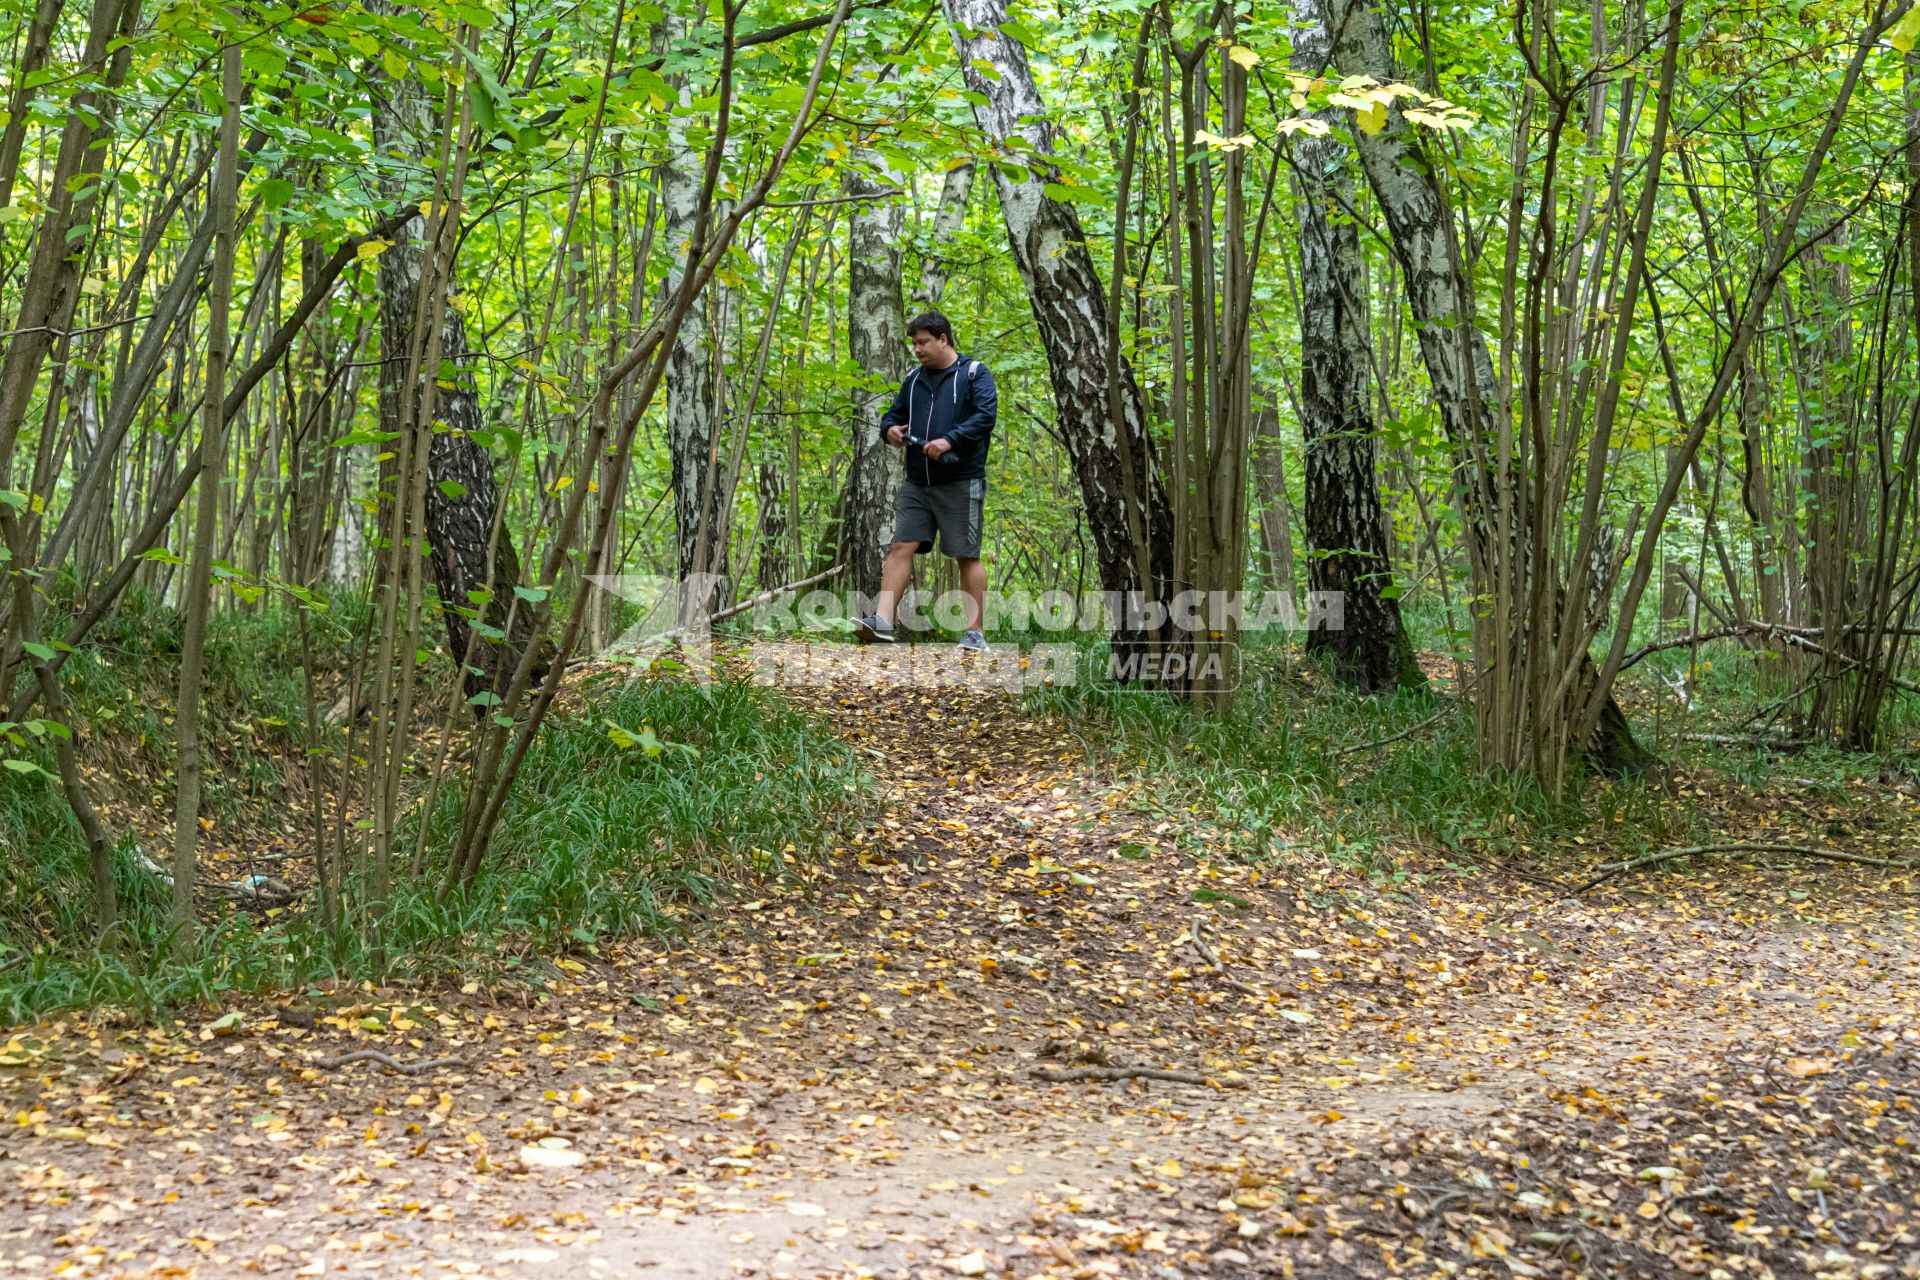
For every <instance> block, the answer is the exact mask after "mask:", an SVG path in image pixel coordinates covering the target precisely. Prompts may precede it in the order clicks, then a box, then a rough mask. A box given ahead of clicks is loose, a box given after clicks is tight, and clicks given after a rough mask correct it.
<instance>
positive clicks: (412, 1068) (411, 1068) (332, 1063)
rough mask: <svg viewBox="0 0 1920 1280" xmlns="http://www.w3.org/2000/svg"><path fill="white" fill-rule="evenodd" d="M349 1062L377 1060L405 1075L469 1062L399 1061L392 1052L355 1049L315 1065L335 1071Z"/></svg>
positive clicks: (460, 1065) (442, 1059)
mask: <svg viewBox="0 0 1920 1280" xmlns="http://www.w3.org/2000/svg"><path fill="white" fill-rule="evenodd" d="M349 1062H375V1063H378V1064H379V1065H381V1066H383V1067H385V1068H386V1069H387V1070H389V1071H397V1072H399V1073H400V1074H401V1075H403V1076H418V1075H425V1074H426V1073H427V1072H429V1071H437V1070H439V1069H440V1068H441V1067H464V1066H466V1065H467V1064H466V1063H465V1062H463V1061H461V1060H460V1059H459V1058H428V1059H427V1060H426V1061H424V1062H398V1061H396V1060H395V1059H394V1058H393V1056H392V1055H391V1054H386V1053H382V1052H381V1051H380V1050H378V1049H355V1050H354V1051H353V1052H352V1053H343V1054H341V1055H340V1056H339V1057H337V1058H322V1059H320V1060H319V1061H318V1062H316V1063H314V1064H313V1065H314V1066H316V1067H319V1068H320V1069H321V1070H323V1071H333V1070H336V1069H338V1068H340V1067H344V1066H346V1065H347V1064H348V1063H349Z"/></svg>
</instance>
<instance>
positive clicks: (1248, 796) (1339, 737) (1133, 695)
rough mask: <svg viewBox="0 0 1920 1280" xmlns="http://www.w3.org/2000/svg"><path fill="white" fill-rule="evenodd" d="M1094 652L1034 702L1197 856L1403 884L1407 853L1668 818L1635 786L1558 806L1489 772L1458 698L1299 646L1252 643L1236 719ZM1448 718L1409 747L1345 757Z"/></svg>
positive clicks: (1521, 847)
mask: <svg viewBox="0 0 1920 1280" xmlns="http://www.w3.org/2000/svg"><path fill="white" fill-rule="evenodd" d="M1083 645H1084V648H1085V655H1086V656H1085V659H1084V661H1083V666H1082V671H1081V675H1082V678H1081V679H1079V680H1078V681H1077V682H1076V683H1075V684H1073V685H1071V686H1068V687H1063V688H1054V689H1047V690H1039V691H1035V692H1033V693H1031V694H1030V695H1029V699H1030V703H1031V705H1032V706H1033V708H1034V709H1035V710H1036V711H1039V712H1042V713H1045V714H1051V715H1055V716H1059V717H1061V718H1063V719H1064V720H1065V721H1066V722H1067V723H1068V724H1070V725H1072V726H1074V728H1075V729H1076V731H1077V732H1078V733H1079V735H1080V739H1081V742H1082V745H1083V747H1084V749H1085V750H1086V752H1087V754H1088V757H1089V759H1092V760H1095V761H1098V762H1101V763H1103V764H1104V765H1106V766H1107V767H1109V768H1110V769H1111V770H1112V771H1113V772H1114V773H1115V774H1116V775H1119V776H1121V777H1124V778H1127V779H1129V780H1130V781H1131V782H1132V783H1134V784H1135V786H1136V791H1137V794H1138V795H1139V796H1140V798H1139V799H1137V800H1136V806H1137V807H1141V808H1145V809H1148V810H1150V811H1152V812H1158V813H1164V814H1166V815H1169V816H1181V817H1183V819H1184V820H1186V821H1187V822H1188V824H1189V825H1188V829H1187V831H1186V832H1185V834H1184V836H1183V838H1184V840H1185V841H1186V842H1187V843H1188V844H1189V845H1190V846H1191V847H1192V848H1194V849H1195V850H1200V851H1211V852H1213V853H1215V854H1221V855H1226V856H1233V857H1241V858H1252V859H1279V860H1285V859H1289V858H1297V857H1302V856H1320V857H1331V858H1333V859H1334V860H1336V861H1338V862H1340V863H1342V864H1345V865H1350V866H1355V867H1359V868H1363V869H1366V870H1368V871H1372V872H1376V873H1379V874H1382V875H1386V876H1393V875H1395V874H1396V873H1397V870H1398V864H1399V861H1400V859H1399V853H1400V852H1401V851H1403V850H1405V849H1406V848H1408V847H1409V846H1417V847H1420V848H1424V849H1427V850H1430V851H1438V852H1441V853H1443V854H1445V855H1447V856H1448V857H1449V858H1451V859H1453V860H1455V861H1456V862H1457V863H1458V864H1459V865H1460V866H1461V867H1463V868H1465V867H1468V866H1471V865H1472V864H1473V863H1475V862H1476V861H1478V860H1481V859H1484V858H1485V857H1486V856H1488V855H1493V856H1499V857H1507V856H1513V857H1520V858H1524V857H1525V856H1526V855H1527V854H1528V853H1530V852H1531V851H1533V850H1536V849H1538V848H1539V847H1541V846H1543V845H1546V844H1550V843H1552V842H1554V841H1556V840H1562V839H1566V838H1569V837H1571V836H1572V835H1573V834H1575V833H1577V832H1580V831H1582V830H1584V829H1586V828H1588V827H1590V826H1591V825H1592V824H1593V823H1595V822H1596V821H1598V820H1601V819H1603V818H1604V819H1607V820H1608V822H1609V824H1610V825H1611V826H1612V827H1613V828H1614V829H1615V830H1616V831H1618V832H1622V833H1643V834H1653V833H1658V832H1659V831H1660V830H1661V829H1662V827H1663V825H1664V824H1666V823H1667V822H1668V821H1670V815H1669V814H1667V813H1666V812H1665V811H1664V810H1662V809H1661V808H1660V807H1659V806H1658V805H1657V804H1655V803H1654V802H1653V800H1652V798H1651V797H1650V796H1648V795H1647V793H1646V789H1645V788H1643V787H1639V786H1637V785H1635V784H1620V785H1614V784H1609V783H1596V784H1595V785H1594V786H1592V787H1589V788H1585V789H1583V790H1581V791H1578V792H1575V793H1572V794H1570V795H1569V796H1568V797H1567V798H1564V799H1560V800H1556V799H1554V798H1552V797H1551V796H1549V795H1548V794H1547V793H1546V792H1545V791H1544V790H1543V789H1542V788H1540V787H1539V786H1538V785H1536V784H1535V783H1534V782H1533V781H1532V779H1530V778H1528V777H1526V776H1521V775H1509V774H1501V773H1493V772H1488V771H1486V770H1483V769H1481V768H1480V767H1479V766H1478V764H1477V763H1476V761H1475V757H1474V739H1473V722H1472V718H1471V714H1470V712H1468V711H1467V710H1466V709H1465V708H1462V707H1458V706H1456V705H1455V704H1454V702H1453V700H1452V699H1451V698H1450V697H1443V696H1440V695H1436V694H1434V693H1432V692H1429V691H1427V690H1424V689H1422V690H1411V691H1401V692H1394V693H1388V694H1381V695H1376V696H1372V697H1362V696H1359V695H1356V694H1354V693H1351V692H1348V691H1347V690H1345V689H1343V688H1342V687H1341V686H1340V685H1339V683H1338V681H1337V680H1336V679H1335V678H1334V677H1333V675H1332V674H1331V673H1330V672H1328V671H1325V670H1320V669H1317V668H1316V666H1315V665H1314V664H1311V663H1309V662H1308V661H1307V660H1306V659H1305V658H1304V657H1303V654H1302V651H1301V646H1300V643H1299V641H1298V639H1297V638H1296V637H1279V636H1275V637H1262V636H1259V635H1249V636H1247V638H1246V641H1245V643H1244V644H1243V650H1242V651H1243V657H1244V665H1243V671H1242V678H1241V683H1240V686H1239V688H1238V690H1237V692H1236V695H1235V697H1234V700H1233V705H1232V707H1231V709H1230V710H1229V711H1228V712H1227V713H1226V714H1225V715H1222V716H1204V715H1200V714H1197V713H1195V712H1194V711H1192V710H1190V709H1189V708H1188V707H1187V706H1186V705H1185V704H1184V703H1182V702H1180V701H1179V700H1177V699H1175V698H1171V697H1168V696H1166V695H1164V694H1161V693H1156V692H1152V691H1149V690H1145V689H1139V688H1128V687H1116V686H1114V685H1112V684H1111V683H1109V682H1106V681H1104V680H1101V679H1097V678H1088V676H1089V675H1091V674H1093V673H1094V672H1095V670H1096V669H1097V668H1099V667H1101V666H1103V665H1104V662H1105V646H1104V644H1103V643H1101V642H1098V641H1083ZM1436 714H1437V715H1438V716H1439V718H1438V719H1437V720H1434V721H1433V723H1431V724H1428V725H1426V727H1424V728H1420V729H1419V730H1418V731H1417V732H1414V733H1412V734H1410V735H1408V736H1407V737H1405V738H1401V739H1399V740H1397V741H1393V742H1390V743H1387V744H1385V745H1382V746H1378V747H1370V748H1368V749H1366V750H1363V751H1358V752H1351V753H1347V754H1340V753H1341V752H1342V749H1343V748H1349V747H1356V746H1361V745H1362V744H1366V743H1371V742H1375V741H1377V740H1380V739H1386V738H1390V737H1393V735H1396V734H1400V733H1403V732H1405V731H1407V730H1409V729H1414V728H1415V726H1420V725H1422V724H1423V723H1424V722H1427V721H1429V720H1433V718H1434V717H1435V716H1436ZM1189 814H1191V815H1193V817H1188V816H1187V815H1189ZM1194 817H1197V819H1198V820H1197V821H1195V820H1193V818H1194Z"/></svg>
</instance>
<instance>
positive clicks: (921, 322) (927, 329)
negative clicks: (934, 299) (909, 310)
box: [907, 311, 953, 346]
mask: <svg viewBox="0 0 1920 1280" xmlns="http://www.w3.org/2000/svg"><path fill="white" fill-rule="evenodd" d="M916 333H929V334H932V335H933V336H934V337H936V338H945V339H946V340H947V345H948V346H952V345H953V324H952V322H951V321H949V320H948V319H947V318H946V317H945V316H943V315H941V314H940V313H939V312H938V311H923V312H921V313H920V314H919V315H917V316H915V317H914V318H913V319H911V320H909V321H907V336H908V337H909V338H911V337H912V336H913V335H914V334H916Z"/></svg>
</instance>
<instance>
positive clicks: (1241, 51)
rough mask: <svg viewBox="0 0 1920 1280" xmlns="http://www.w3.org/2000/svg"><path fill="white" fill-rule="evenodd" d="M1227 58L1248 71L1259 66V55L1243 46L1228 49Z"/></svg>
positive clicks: (1237, 45)
mask: <svg viewBox="0 0 1920 1280" xmlns="http://www.w3.org/2000/svg"><path fill="white" fill-rule="evenodd" d="M1227 56H1228V57H1229V58H1232V59H1233V60H1234V61H1235V62H1237V63H1239V64H1240V65H1241V66H1243V67H1245V68H1246V69H1247V70H1249V71H1251V70H1253V69H1254V68H1255V67H1257V66H1259V65H1260V55H1259V54H1257V53H1255V52H1254V51H1253V50H1251V49H1249V48H1247V46H1245V45H1243V44H1236V45H1234V46H1233V47H1232V48H1230V49H1228V50H1227Z"/></svg>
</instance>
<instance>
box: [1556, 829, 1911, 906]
mask: <svg viewBox="0 0 1920 1280" xmlns="http://www.w3.org/2000/svg"><path fill="white" fill-rule="evenodd" d="M1705 853H1791V854H1797V855H1798V856H1800V857H1802V858H1821V859H1825V860H1826V861H1829V862H1855V863H1859V864H1860V865H1862V866H1867V867H1893V868H1896V869H1899V870H1908V871H1910V870H1913V869H1914V863H1912V862H1910V861H1909V862H1900V861H1896V860H1894V859H1892V858H1872V857H1868V856H1867V855H1866V854H1864V853H1848V852H1847V851H1846V850H1844V849H1816V848H1814V847H1813V846H1811V845H1801V844H1747V843H1743V842H1737V841H1736V842H1733V843H1729V844H1696V845H1689V846H1688V847H1687V848H1684V849H1666V850H1663V851H1661V852H1659V853H1650V854H1648V855H1647V856H1645V857H1644V858H1629V859H1627V860H1626V861H1625V862H1609V863H1606V864H1604V865H1603V866H1602V867H1601V868H1600V874H1599V875H1597V876H1595V877H1594V878H1593V879H1591V880H1589V881H1587V882H1586V883H1585V884H1583V885H1581V886H1580V887H1579V888H1577V889H1569V890H1568V891H1567V895H1566V896H1567V897H1569V898H1575V897H1578V896H1579V895H1581V894H1583V893H1585V892H1586V891H1587V890H1589V889H1592V888H1594V887H1595V886H1597V885H1601V884H1605V883H1606V882H1607V881H1609V880H1611V879H1613V878H1614V877H1615V876H1617V875H1623V874H1625V873H1626V872H1629V871H1638V870H1640V869H1641V868H1642V867H1652V866H1658V865H1659V864H1660V863H1663V862H1674V861H1677V860H1679V859H1681V858H1694V857H1698V856H1700V855H1701V854H1705Z"/></svg>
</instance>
